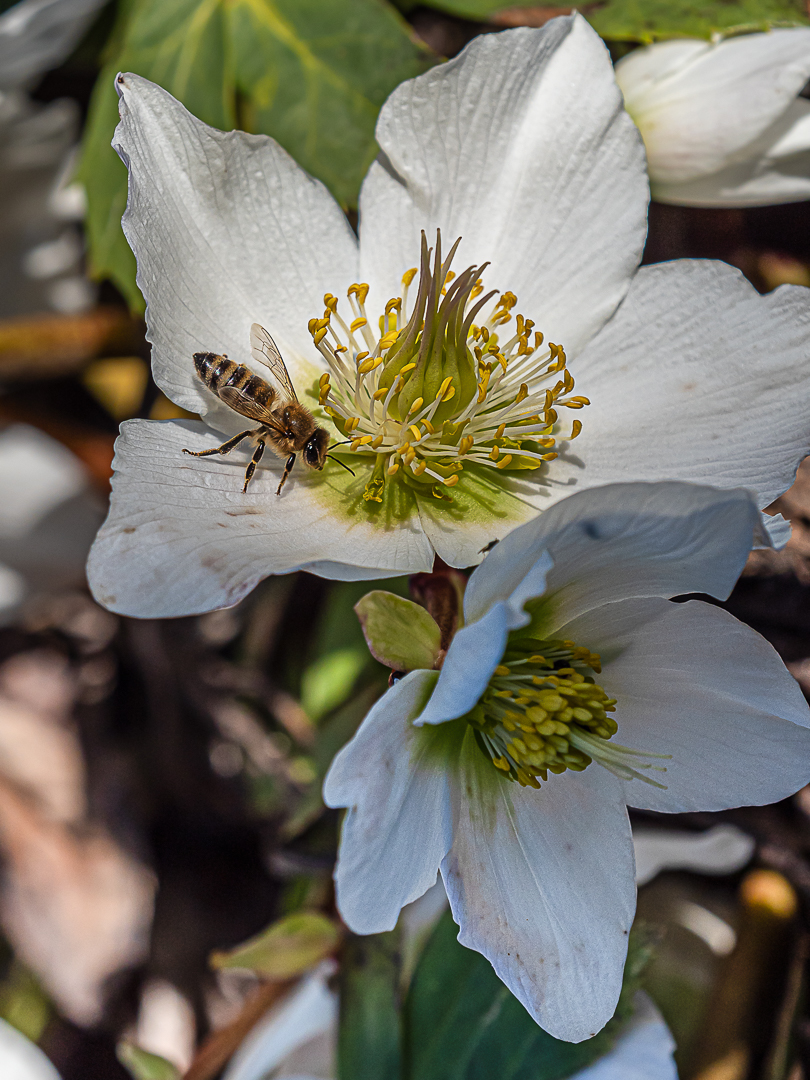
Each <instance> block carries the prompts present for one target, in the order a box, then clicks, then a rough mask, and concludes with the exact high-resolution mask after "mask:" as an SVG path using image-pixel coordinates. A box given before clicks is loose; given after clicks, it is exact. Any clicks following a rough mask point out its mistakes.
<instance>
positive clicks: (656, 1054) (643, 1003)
mask: <svg viewBox="0 0 810 1080" xmlns="http://www.w3.org/2000/svg"><path fill="white" fill-rule="evenodd" d="M635 1001H636V1011H635V1013H634V1015H633V1019H632V1020H631V1021H630V1023H629V1024H628V1025H627V1027H626V1028H625V1029H624V1031H623V1032H622V1033H621V1035H620V1036H619V1038H618V1040H617V1042H616V1045H615V1046H614V1047H613V1049H612V1050H611V1051H610V1053H609V1054H605V1056H604V1057H602V1058H600V1059H599V1060H598V1061H596V1062H594V1064H593V1065H589V1066H588V1068H587V1069H583V1070H582V1071H581V1072H578V1073H575V1074H574V1075H573V1076H572V1077H571V1080H678V1070H677V1069H676V1067H675V1060H674V1058H673V1054H674V1052H675V1040H674V1039H673V1038H672V1034H671V1033H670V1030H669V1028H668V1027H667V1025H666V1024H665V1023H664V1020H663V1017H662V1016H661V1014H660V1013H659V1011H658V1009H656V1007H655V1005H653V1003H652V1002H651V1001H650V999H649V998H648V997H647V995H646V994H642V993H639V994H637V995H636V999H635Z"/></svg>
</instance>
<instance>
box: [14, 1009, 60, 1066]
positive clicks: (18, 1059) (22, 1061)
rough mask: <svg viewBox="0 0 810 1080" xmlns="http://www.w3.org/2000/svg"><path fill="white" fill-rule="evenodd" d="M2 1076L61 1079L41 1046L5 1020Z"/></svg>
mask: <svg viewBox="0 0 810 1080" xmlns="http://www.w3.org/2000/svg"><path fill="white" fill-rule="evenodd" d="M0 1076H2V1077H3V1080H59V1073H58V1072H57V1071H56V1069H55V1068H54V1067H53V1065H52V1064H51V1062H50V1061H49V1060H48V1058H47V1057H46V1056H45V1055H44V1054H43V1053H42V1051H41V1050H40V1048H39V1047H38V1046H36V1045H35V1044H34V1043H32V1042H31V1040H30V1039H26V1037H25V1035H23V1034H22V1032H20V1031H17V1029H16V1028H15V1027H12V1026H11V1024H7V1023H6V1021H5V1020H0Z"/></svg>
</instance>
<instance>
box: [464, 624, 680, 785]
mask: <svg viewBox="0 0 810 1080" xmlns="http://www.w3.org/2000/svg"><path fill="white" fill-rule="evenodd" d="M587 670H590V671H594V672H596V673H597V674H598V673H599V672H600V671H601V664H600V660H599V656H598V655H597V654H596V653H592V652H591V651H590V650H589V649H587V648H583V647H581V646H577V645H576V644H575V643H574V642H573V641H536V640H533V639H526V638H519V637H518V638H517V640H515V642H514V643H512V642H511V641H510V644H509V645H508V647H507V651H506V654H505V655H504V657H503V660H502V662H501V663H500V664H499V665H498V667H497V668H496V669H495V673H494V675H493V676H492V679H491V680H490V683H489V686H488V687H487V689H486V691H485V692H484V695H483V697H482V698H481V699H480V701H479V702H478V704H477V705H476V706H475V708H474V709H473V710H472V711H471V712H470V713H468V714H467V716H466V717H465V719H466V720H467V721H468V723H469V724H470V725H471V726H472V727H473V729H474V731H475V737H476V740H477V742H478V745H479V746H480V747H481V749H482V750H483V752H484V754H485V755H486V756H487V757H488V758H489V759H490V760H491V761H492V764H493V765H494V766H495V768H496V769H499V770H500V771H501V772H502V773H503V774H504V775H505V776H506V777H508V778H509V779H510V780H516V781H517V782H518V783H519V784H521V785H522V786H524V787H535V788H539V787H540V780H538V777H539V778H540V779H542V780H548V774H549V773H550V772H551V773H562V772H565V770H566V769H573V770H574V772H582V770H583V769H586V768H587V767H588V765H590V764H591V762H592V761H596V762H597V763H598V764H599V765H602V766H603V767H604V768H606V769H608V770H609V771H610V772H612V773H613V774H614V775H615V776H618V777H620V778H621V779H623V780H631V779H633V778H635V779H639V780H644V781H645V782H646V783H648V784H652V785H653V786H654V787H659V788H664V787H665V785H663V784H659V783H658V782H657V781H655V780H652V779H650V778H649V777H648V776H644V775H643V774H642V773H641V772H639V770H640V769H653V770H655V771H657V772H666V769H665V768H663V767H662V766H660V765H654V764H653V763H652V762H650V761H645V760H643V759H645V758H667V757H668V756H669V755H666V754H645V753H642V752H640V751H637V750H631V749H630V748H629V747H626V746H619V745H618V744H615V743H612V742H611V741H610V740H611V739H612V738H613V736H614V735H615V734H616V732H617V731H618V725H617V723H616V721H615V720H614V719H613V718H612V717H610V716H609V715H608V713H611V712H613V711H614V710H615V708H616V700H615V698H610V697H608V695H607V694H606V693H605V691H604V690H603V689H602V687H601V686H599V684H598V683H597V682H596V681H595V680H594V678H593V676H591V675H589V674H585V672H586V671H587Z"/></svg>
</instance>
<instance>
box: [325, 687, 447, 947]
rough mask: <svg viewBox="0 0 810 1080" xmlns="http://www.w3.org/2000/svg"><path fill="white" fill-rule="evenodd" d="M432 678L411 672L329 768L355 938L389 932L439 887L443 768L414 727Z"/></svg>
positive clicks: (342, 895)
mask: <svg viewBox="0 0 810 1080" xmlns="http://www.w3.org/2000/svg"><path fill="white" fill-rule="evenodd" d="M435 679H436V675H435V672H432V671H413V672H411V674H410V675H407V676H406V677H405V678H404V679H402V681H401V682H398V683H396V684H395V685H394V686H392V687H391V689H390V690H389V691H388V692H387V693H386V694H385V695H384V696H383V697H382V698H381V699H380V700H379V701H378V702H377V704H376V705H375V706H374V708H373V709H372V710H371V712H370V713H369V714H368V716H367V717H366V718H365V720H364V721H363V723H362V724H361V725H360V729H359V731H358V732H357V734H356V735H355V736H354V738H353V739H352V740H351V742H350V743H348V744H347V745H346V746H344V747H343V749H342V750H341V751H340V753H339V754H338V755H337V757H336V758H335V760H334V761H333V762H332V765H331V768H330V769H329V773H328V775H327V777H326V781H325V783H324V788H323V797H324V800H325V802H326V805H327V806H333V807H335V806H346V807H348V808H349V812H348V813H347V815H346V818H345V820H344V822H343V831H342V834H341V840H340V855H339V857H338V864H337V868H336V869H335V881H336V883H337V903H338V908H339V909H340V914H341V915H342V916H343V920H344V922H345V923H346V924H347V925H348V926H349V927H350V928H351V929H352V930H354V932H355V933H358V934H377V933H380V932H381V931H383V930H392V929H393V928H394V926H395V925H396V921H397V918H398V916H399V912H400V910H401V908H403V907H404V906H405V904H409V903H411V901H413V900H416V899H417V897H419V896H421V895H422V894H423V893H424V892H426V891H427V890H428V889H429V888H430V887H431V886H432V885H434V884H435V882H436V874H437V872H438V869H439V864H440V863H441V860H442V859H443V858H444V856H445V854H446V852H447V850H448V848H449V847H450V826H451V818H450V805H449V778H448V763H447V761H446V760H444V759H443V758H442V757H440V756H435V755H433V754H431V752H430V751H431V747H432V742H431V737H430V733H429V732H426V731H425V730H424V729H422V728H417V727H414V725H413V720H414V718H415V717H416V716H418V715H419V712H420V711H421V709H422V707H423V705H424V702H425V699H426V697H427V695H428V694H429V693H430V691H431V689H432V687H433V685H434V682H435Z"/></svg>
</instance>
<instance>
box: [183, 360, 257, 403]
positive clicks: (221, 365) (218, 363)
mask: <svg viewBox="0 0 810 1080" xmlns="http://www.w3.org/2000/svg"><path fill="white" fill-rule="evenodd" d="M194 367H195V369H196V371H197V374H198V375H199V377H200V379H201V380H202V381H203V382H204V383H205V385H206V386H207V387H208V389H209V390H212V391H213V392H214V393H215V394H216V395H217V396H219V394H220V391H221V390H223V389H224V388H225V387H226V386H230V387H233V389H234V390H241V391H242V393H243V394H245V396H246V397H249V398H250V400H251V401H254V402H255V403H256V404H257V405H259V406H261V407H263V408H265V409H269V408H270V406H271V404H272V402H273V400H274V398H275V397H276V392H275V390H274V389H273V388H272V386H269V385H268V384H267V383H266V382H265V381H264V379H260V378H259V376H258V375H254V374H253V373H252V372H251V371H250V370H249V369H248V368H246V367H245V365H244V364H237V363H234V361H233V360H229V359H228V357H227V356H219V355H218V354H217V353H194Z"/></svg>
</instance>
